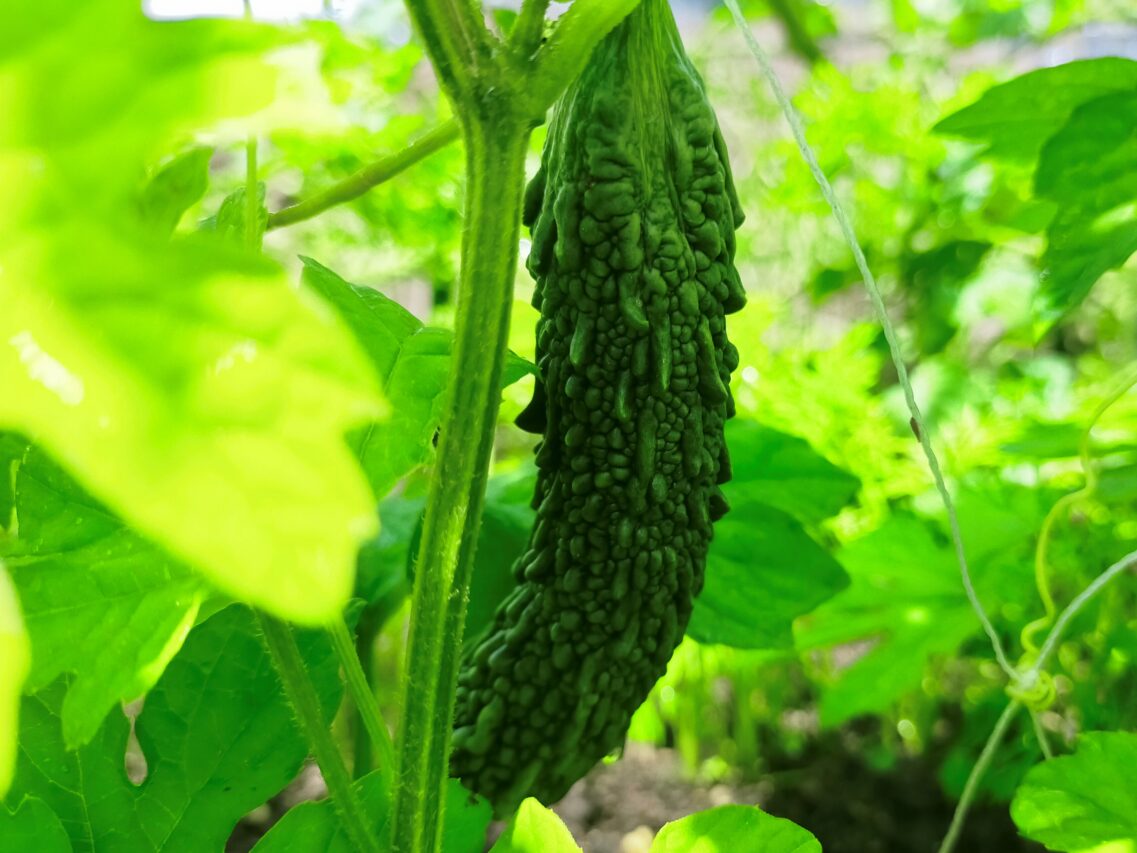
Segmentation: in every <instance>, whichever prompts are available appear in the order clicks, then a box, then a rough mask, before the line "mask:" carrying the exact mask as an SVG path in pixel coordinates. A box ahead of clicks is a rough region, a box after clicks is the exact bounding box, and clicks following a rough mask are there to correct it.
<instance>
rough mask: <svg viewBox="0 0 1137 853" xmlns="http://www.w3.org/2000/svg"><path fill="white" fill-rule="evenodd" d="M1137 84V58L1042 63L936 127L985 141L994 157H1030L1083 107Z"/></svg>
mask: <svg viewBox="0 0 1137 853" xmlns="http://www.w3.org/2000/svg"><path fill="white" fill-rule="evenodd" d="M1134 88H1137V62H1134V61H1133V60H1130V59H1121V58H1118V57H1105V58H1102V59H1085V60H1080V61H1077V62H1070V63H1067V64H1065V65H1058V66H1055V67H1053V68H1041V69H1039V70H1037V71H1031V72H1029V73H1027V74H1023V75H1022V76H1021V77H1016V78H1015V79H1014V80H1011V81H1009V82H1007V83H1003V84H1001V85H999V86H993V87H992V88H990V89H988V90H987V91H986V92H985V93H984V94H983V97H982V98H980V99H979V100H978V101H976V102H975V103H974V104H972V105H971V106H969V107H964V108H963V109H962V110H959V111H958V112H955V113H952V114H951V115H949V116H948V117H947V118H945V119H943V120H942V121H941V122H940V123H939V124H937V125H936V126H935V130H936V131H937V132H939V133H944V134H950V135H952V136H960V137H963V138H965V139H970V140H973V141H975V142H982V143H986V144H987V146H988V147H987V153H988V154H990V155H993V156H996V157H1003V158H1007V159H1010V160H1017V161H1021V162H1024V163H1030V162H1032V161H1033V160H1034V159H1035V158H1036V157H1038V154H1039V152H1040V151H1041V150H1042V147H1043V145H1045V144H1046V141H1047V140H1048V139H1049V138H1050V137H1051V136H1052V135H1053V134H1054V133H1056V132H1057V131H1058V130H1059V128H1061V127H1062V126H1063V125H1064V124H1066V121H1067V120H1068V119H1069V118H1070V116H1071V115H1072V114H1073V112H1074V110H1076V109H1077V108H1078V107H1079V106H1081V105H1082V104H1084V103H1087V102H1088V101H1092V100H1094V99H1095V98H1100V97H1102V96H1103V95H1109V94H1111V93H1115V92H1125V91H1130V92H1131V91H1132V90H1133V89H1134Z"/></svg>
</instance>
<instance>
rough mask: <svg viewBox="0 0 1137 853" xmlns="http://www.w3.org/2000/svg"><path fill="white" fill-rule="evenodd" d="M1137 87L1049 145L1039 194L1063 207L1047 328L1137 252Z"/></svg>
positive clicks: (1053, 235)
mask: <svg viewBox="0 0 1137 853" xmlns="http://www.w3.org/2000/svg"><path fill="white" fill-rule="evenodd" d="M1134 65H1135V66H1137V63H1134ZM1134 89H1137V81H1135V82H1134V84H1133V85H1132V86H1131V87H1130V91H1128V92H1126V93H1124V94H1115V95H1107V96H1105V97H1102V98H1098V99H1096V100H1094V101H1090V102H1089V103H1086V104H1083V105H1082V106H1080V107H1079V108H1078V109H1077V110H1075V111H1074V113H1073V115H1071V117H1070V120H1069V121H1068V122H1067V123H1066V125H1065V126H1063V127H1062V129H1061V130H1059V131H1058V132H1057V133H1056V134H1055V135H1054V136H1053V137H1052V138H1051V139H1050V140H1049V141H1048V142H1047V143H1046V146H1045V147H1044V148H1043V149H1042V154H1041V156H1040V157H1039V161H1038V170H1037V171H1036V172H1035V193H1036V194H1037V195H1038V196H1040V197H1042V198H1047V199H1050V200H1052V201H1054V202H1056V203H1057V204H1058V214H1057V216H1055V217H1054V220H1053V221H1052V222H1051V223H1050V226H1049V228H1047V232H1046V234H1047V238H1048V241H1049V242H1048V244H1047V247H1046V252H1045V253H1044V254H1043V256H1042V268H1043V273H1042V286H1041V288H1040V289H1039V293H1038V302H1039V304H1038V306H1037V314H1038V317H1039V321H1040V323H1041V324H1042V328H1043V330H1044V329H1045V328H1047V327H1048V326H1049V325H1050V324H1051V323H1053V322H1054V321H1055V320H1057V319H1059V318H1060V317H1061V316H1062V315H1064V314H1065V313H1066V312H1067V311H1069V310H1070V309H1071V308H1074V307H1075V306H1077V305H1079V304H1080V303H1081V302H1082V300H1084V299H1085V298H1086V296H1087V295H1088V294H1089V292H1090V289H1091V288H1092V287H1093V286H1094V284H1095V283H1096V282H1097V280H1098V279H1099V278H1101V276H1102V275H1103V274H1105V273H1106V272H1108V271H1109V270H1111V269H1116V268H1118V267H1120V266H1121V265H1122V264H1124V263H1125V262H1126V261H1127V260H1128V259H1129V257H1130V256H1131V255H1132V254H1133V253H1134V252H1135V251H1137V91H1134Z"/></svg>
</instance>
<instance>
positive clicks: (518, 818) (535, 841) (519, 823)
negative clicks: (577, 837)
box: [490, 797, 580, 853]
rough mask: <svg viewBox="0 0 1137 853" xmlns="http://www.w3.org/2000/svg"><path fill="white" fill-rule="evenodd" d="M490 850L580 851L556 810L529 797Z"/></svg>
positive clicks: (523, 852) (516, 852)
mask: <svg viewBox="0 0 1137 853" xmlns="http://www.w3.org/2000/svg"><path fill="white" fill-rule="evenodd" d="M490 853H580V847H579V846H578V845H577V843H576V842H575V841H573V838H572V834H571V833H570V832H569V831H568V828H567V827H566V826H565V825H564V822H563V821H562V820H561V819H560V818H559V817H557V815H556V814H555V813H554V812H553V811H551V810H550V809H547V808H545V807H544V806H543V805H541V804H540V803H539V802H537V801H536V800H535V799H533V798H532V797H528V798H526V799H525V800H524V801H522V803H521V807H520V808H519V809H518V810H517V814H515V815H514V816H513V820H511V821H510V822H509V826H507V827H506V829H505V832H503V833H502V834H501V837H500V838H499V839H498V840H497V843H496V844H495V845H494V846H493V847H492V848H491V850H490Z"/></svg>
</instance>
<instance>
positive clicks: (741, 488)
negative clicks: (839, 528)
mask: <svg viewBox="0 0 1137 853" xmlns="http://www.w3.org/2000/svg"><path fill="white" fill-rule="evenodd" d="M726 443H727V447H729V448H730V463H731V471H732V477H731V480H730V482H729V483H728V484H727V485H726V487H725V489H724V491H725V492H726V496H727V499H728V500H729V502H730V504H731V506H732V507H736V508H737V507H739V506H741V505H742V504H744V503H747V502H750V501H757V502H759V503H762V504H766V505H768V506H772V507H774V508H776V509H780V510H782V511H783V512H787V513H789V514H790V515H792V516H794V517H795V518H797V519H798V520H799V521H802V522H804V523H806V524H815V523H817V522H819V521H821V520H823V519H826V518H829V517H830V516H832V515H836V514H837V513H838V512H839V511H840V510H841V509H842V508H843V507H844V506H846V505H847V504H848V503H849V501H850V500H852V498H853V496H854V495H855V494H856V493H857V490H858V489H859V488H860V485H861V484H860V481H859V480H858V479H857V478H856V477H854V476H853V475H852V474H850V473H848V472H847V471H844V470H842V469H840V468H838V467H837V466H836V465H834V464H833V463H832V462H830V461H829V460H828V459H826V458H825V457H824V456H822V455H821V454H819V453H818V452H817V451H816V450H814V449H813V448H812V447H810V445H809V442H807V441H805V440H804V439H801V438H798V437H797V436H794V435H790V434H789V433H785V432H781V431H780V430H776V429H774V428H773V427H768V426H765V425H764V424H760V423H758V422H757V421H752V420H746V419H744V418H735V419H734V420H731V421H728V422H727V425H726ZM729 517H730V516H728V518H729ZM716 535H717V534H716Z"/></svg>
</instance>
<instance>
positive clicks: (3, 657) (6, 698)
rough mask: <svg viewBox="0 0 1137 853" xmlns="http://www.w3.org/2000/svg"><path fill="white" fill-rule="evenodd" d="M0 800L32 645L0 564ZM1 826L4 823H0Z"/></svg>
mask: <svg viewBox="0 0 1137 853" xmlns="http://www.w3.org/2000/svg"><path fill="white" fill-rule="evenodd" d="M0 661H3V662H4V664H3V666H0V798H2V797H3V796H4V794H6V793H7V792H8V785H9V784H10V783H11V781H12V770H13V769H14V767H15V763H16V734H17V731H18V722H19V707H20V691H21V690H22V689H23V686H24V678H25V676H26V675H27V673H28V669H29V668H30V665H31V644H30V643H29V642H28V635H27V632H26V631H25V629H24V620H23V619H22V618H21V616H20V602H19V600H18V599H17V598H16V590H15V589H14V588H13V586H12V582H11V580H9V578H8V573H7V571H5V568H4V563H3V562H2V561H0ZM0 826H3V821H2V820H0Z"/></svg>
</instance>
